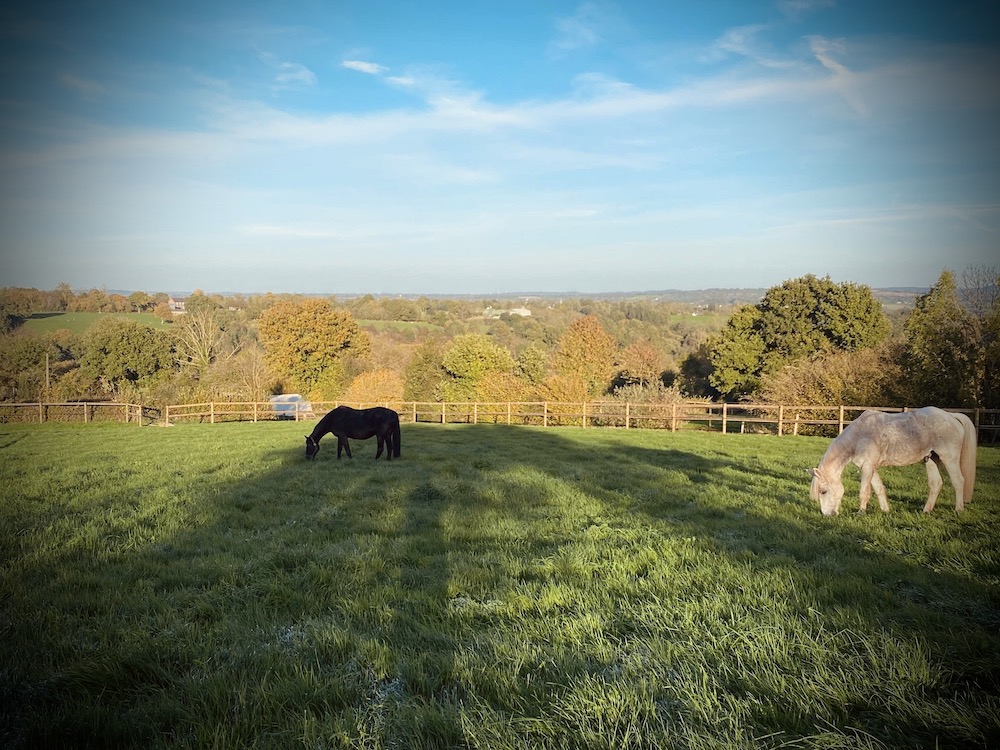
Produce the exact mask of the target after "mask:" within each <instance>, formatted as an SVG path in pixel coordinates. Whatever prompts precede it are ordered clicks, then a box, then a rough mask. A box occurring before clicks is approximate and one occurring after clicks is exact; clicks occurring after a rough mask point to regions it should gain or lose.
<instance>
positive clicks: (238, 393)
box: [209, 343, 273, 401]
mask: <svg viewBox="0 0 1000 750" xmlns="http://www.w3.org/2000/svg"><path fill="white" fill-rule="evenodd" d="M209 379H210V380H211V383H212V386H213V389H214V391H215V392H216V393H220V394H221V395H223V396H225V397H226V398H235V399H240V400H247V401H263V400H264V399H265V397H266V396H267V395H268V392H269V391H270V389H271V386H272V384H273V379H272V377H271V374H270V372H269V371H268V368H267V365H266V364H265V362H264V351H263V349H261V347H260V345H259V344H257V343H251V344H250V345H248V346H245V347H243V348H242V349H240V351H238V352H236V353H234V354H233V355H232V356H231V357H225V358H223V359H221V360H219V361H217V362H215V363H213V364H212V366H211V368H210V369H209Z"/></svg>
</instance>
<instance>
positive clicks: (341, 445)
mask: <svg viewBox="0 0 1000 750" xmlns="http://www.w3.org/2000/svg"><path fill="white" fill-rule="evenodd" d="M343 449H344V438H342V437H341V436H340V435H337V460H338V461H339V460H340V452H341V451H342V450H343Z"/></svg>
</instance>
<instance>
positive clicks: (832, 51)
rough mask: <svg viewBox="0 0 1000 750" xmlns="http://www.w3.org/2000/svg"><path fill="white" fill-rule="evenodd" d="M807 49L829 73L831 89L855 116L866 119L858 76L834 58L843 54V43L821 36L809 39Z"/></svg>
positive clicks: (868, 110) (866, 107)
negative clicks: (842, 99) (840, 97)
mask: <svg viewBox="0 0 1000 750" xmlns="http://www.w3.org/2000/svg"><path fill="white" fill-rule="evenodd" d="M809 48H810V49H811V50H812V53H813V55H814V56H815V57H816V59H817V60H818V61H819V63H820V65H822V66H823V67H824V68H826V69H827V70H829V71H830V73H831V74H832V76H831V83H832V85H833V88H834V89H835V90H836V91H837V92H838V93H839V94H840V95H841V96H842V97H843V98H844V101H846V102H847V103H848V105H850V107H851V109H853V110H854V111H855V112H856V113H857V114H859V115H861V116H862V117H866V116H868V115H869V114H870V109H869V107H868V105H867V104H866V103H865V101H864V99H862V97H861V94H860V91H859V90H858V85H857V83H858V76H857V75H855V73H853V72H852V71H851V70H849V69H848V68H847V66H846V65H844V64H843V63H841V62H839V61H838V60H836V59H835V58H834V55H836V54H838V53H843V52H844V44H843V42H841V41H839V40H836V39H826V38H824V37H821V36H813V37H810V38H809Z"/></svg>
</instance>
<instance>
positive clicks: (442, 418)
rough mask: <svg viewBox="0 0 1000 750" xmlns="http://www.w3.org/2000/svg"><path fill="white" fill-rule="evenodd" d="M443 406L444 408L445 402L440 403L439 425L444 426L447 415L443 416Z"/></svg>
mask: <svg viewBox="0 0 1000 750" xmlns="http://www.w3.org/2000/svg"><path fill="white" fill-rule="evenodd" d="M444 406H445V402H444V401H442V402H441V424H444V423H445V422H447V421H448V415H447V414H445V412H444Z"/></svg>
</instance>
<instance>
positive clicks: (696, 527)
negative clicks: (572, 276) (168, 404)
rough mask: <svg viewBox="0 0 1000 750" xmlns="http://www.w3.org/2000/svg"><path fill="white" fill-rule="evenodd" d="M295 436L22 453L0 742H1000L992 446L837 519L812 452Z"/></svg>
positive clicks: (8, 584) (504, 432) (574, 436)
mask: <svg viewBox="0 0 1000 750" xmlns="http://www.w3.org/2000/svg"><path fill="white" fill-rule="evenodd" d="M304 431H308V426H306V425H303V424H297V423H281V422H273V423H257V424H253V423H230V424H219V425H207V424H201V425H199V424H184V425H178V426H176V427H172V428H169V429H165V428H157V427H137V426H135V425H118V424H107V425H105V424H97V425H67V424H45V425H37V426H11V425H0V451H2V453H3V461H2V462H0V486H2V487H4V488H5V489H4V493H3V502H2V503H0V591H2V592H4V593H3V594H2V595H0V622H2V623H3V638H4V647H3V648H2V649H0V744H2V745H4V746H5V747H11V748H30V747H51V746H83V745H87V744H89V745H93V746H114V747H160V748H173V747H178V748H179V747H254V748H288V747H344V748H354V747H368V748H390V747H406V748H440V747H456V748H458V747H467V748H490V749H497V750H515V748H517V749H520V748H525V747H531V748H543V749H545V748H552V749H553V750H554V749H555V748H567V747H580V748H608V749H609V750H610V749H611V748H615V749H620V748H636V749H639V748H642V749H643V750H645V749H646V748H650V747H663V748H667V747H684V748H707V747H712V748H733V749H734V750H735V748H751V747H769V748H777V747H785V748H791V747H794V748H820V747H822V748H848V747H850V748H861V747H865V748H889V747H892V748H896V747H939V748H959V747H963V748H964V747H997V746H1000V547H998V545H997V544H996V540H997V539H998V538H1000V489H998V488H1000V450H998V449H995V448H980V453H979V459H980V461H979V481H978V486H977V491H976V496H975V498H974V499H973V502H972V503H971V505H970V506H969V508H968V510H967V511H966V512H965V513H964V514H962V515H958V514H956V513H955V512H954V511H953V507H954V506H953V495H952V494H951V487H950V485H946V488H945V489H944V490H943V491H942V496H941V498H940V500H939V502H938V505H937V509H936V510H935V511H934V513H933V514H931V515H924V514H922V513H920V509H921V508H922V505H923V501H924V498H925V497H926V477H925V473H924V469H923V467H922V466H910V467H902V468H890V469H886V470H884V472H883V479H884V482H885V484H886V486H887V489H888V492H889V497H890V502H891V503H892V506H893V507H892V512H891V513H890V514H887V515H884V514H882V513H881V512H879V511H874V512H869V513H868V514H867V515H864V516H859V515H855V514H854V513H853V512H850V511H853V509H855V508H856V507H857V498H856V492H857V472H856V471H852V472H849V473H848V474H847V479H848V481H847V482H846V484H847V492H848V498H847V499H846V500H845V509H844V511H843V512H842V515H841V516H839V517H836V518H824V517H822V516H821V515H820V513H819V510H818V508H816V507H815V506H814V505H813V504H812V503H811V502H810V501H809V498H808V482H809V478H808V475H807V473H806V468H807V467H809V466H815V465H816V463H817V462H818V460H819V458H820V456H821V455H822V453H823V451H824V449H825V448H826V446H827V445H828V444H829V441H828V440H825V439H821V438H807V437H789V436H786V437H781V438H777V437H772V436H761V435H729V436H722V435H719V434H711V433H698V432H684V433H674V434H671V433H669V432H666V431H662V430H615V429H586V430H584V429H578V428H559V429H552V428H550V429H547V430H546V429H543V428H531V427H508V426H504V425H445V426H441V425H431V424H406V425H404V426H403V436H402V457H401V459H400V460H393V461H392V462H391V463H387V462H385V461H382V460H380V461H377V462H376V461H375V460H373V458H374V454H375V444H374V441H371V440H369V441H364V442H361V441H352V442H353V446H352V447H353V452H354V459H353V460H348V459H347V458H346V457H345V458H343V459H341V460H340V461H338V460H337V459H336V442H335V440H333V439H332V438H327V439H326V440H324V441H323V443H322V449H321V451H320V453H319V456H318V458H317V459H316V460H315V461H312V462H308V461H306V460H305V458H304V455H303V454H304V440H303V432H304Z"/></svg>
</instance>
